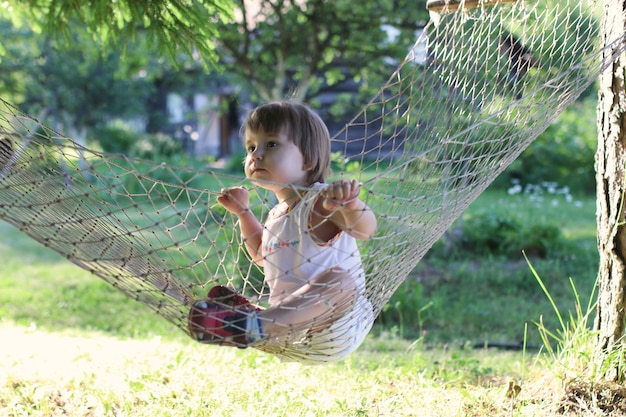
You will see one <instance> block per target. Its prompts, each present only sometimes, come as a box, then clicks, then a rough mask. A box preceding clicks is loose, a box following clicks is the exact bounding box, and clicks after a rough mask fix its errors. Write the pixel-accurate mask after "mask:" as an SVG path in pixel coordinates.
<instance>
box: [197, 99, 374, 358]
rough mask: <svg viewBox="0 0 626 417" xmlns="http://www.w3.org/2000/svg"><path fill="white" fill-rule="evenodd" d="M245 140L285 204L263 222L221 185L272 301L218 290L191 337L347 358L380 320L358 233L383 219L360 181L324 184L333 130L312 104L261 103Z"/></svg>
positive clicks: (365, 233) (249, 173)
mask: <svg viewBox="0 0 626 417" xmlns="http://www.w3.org/2000/svg"><path fill="white" fill-rule="evenodd" d="M244 139H245V147H246V152H247V155H246V158H245V161H244V169H245V173H246V177H247V178H248V179H249V180H250V181H251V182H252V183H253V184H255V185H258V186H259V187H262V188H265V189H267V190H269V191H272V192H273V193H274V194H275V196H276V198H277V200H278V203H277V205H276V206H275V207H274V208H272V210H271V211H270V212H269V214H268V218H267V219H266V221H265V224H261V223H260V222H259V221H258V220H257V219H256V217H255V216H254V214H253V213H252V212H251V211H250V209H249V197H248V190H247V189H246V188H244V187H233V188H228V189H223V190H222V194H221V195H220V196H219V197H218V199H217V201H218V202H219V203H220V204H221V205H222V206H223V207H224V208H226V210H228V211H229V212H231V213H233V214H235V215H236V216H237V217H238V220H239V227H240V230H241V234H242V238H243V241H244V242H245V246H246V249H247V251H248V253H249V254H250V256H251V257H252V260H253V262H255V263H256V264H258V265H260V266H263V268H264V274H265V281H266V283H267V285H268V287H269V305H270V306H269V307H268V308H267V309H261V308H260V307H257V306H253V305H252V304H250V303H249V302H248V300H247V299H245V298H244V297H243V296H241V295H239V294H237V293H235V292H234V291H232V290H230V289H228V288H226V287H222V286H218V287H214V288H213V289H212V290H211V291H210V292H209V294H208V299H207V300H206V301H199V302H196V303H195V304H194V306H193V308H192V309H191V312H190V316H189V330H190V333H191V334H192V335H193V336H194V337H195V338H196V339H197V340H198V341H201V342H205V343H218V344H225V345H234V346H238V347H247V346H252V345H254V346H260V345H263V347H264V348H265V350H269V351H271V350H272V349H271V347H272V345H275V346H276V347H278V346H280V347H285V346H290V347H291V348H292V350H294V349H295V352H296V353H295V354H292V355H291V357H293V358H299V357H300V358H304V357H308V356H311V355H312V356H316V355H317V356H319V357H320V358H325V359H324V360H329V359H341V358H343V357H345V356H346V355H347V354H349V353H350V352H351V351H353V350H354V349H356V348H357V347H358V346H359V345H360V343H361V342H362V341H363V339H364V338H365V336H366V335H367V333H368V332H369V330H370V328H371V324H372V321H373V314H372V307H371V305H370V304H369V302H368V301H367V299H366V298H365V296H364V290H365V276H364V271H363V268H362V266H361V258H360V254H359V251H358V248H357V245H356V240H355V239H369V238H370V237H371V236H372V235H373V234H374V232H375V231H376V227H377V222H376V217H375V216H374V214H373V213H372V211H371V210H370V208H369V207H368V206H367V205H366V204H365V203H364V202H363V201H361V200H360V199H359V189H360V184H359V183H358V182H357V181H355V180H339V181H335V182H332V183H331V184H324V180H325V179H326V176H327V175H328V173H329V167H330V135H329V133H328V129H327V128H326V126H325V124H324V123H323V122H322V120H321V118H320V117H319V116H318V115H317V114H315V113H314V112H313V111H312V110H311V109H309V108H308V107H307V106H305V105H303V104H299V103H295V102H291V101H281V102H274V103H269V104H265V105H262V106H260V107H258V108H256V109H255V110H253V111H252V112H251V113H250V115H249V116H248V119H247V121H246V124H245V134H244ZM298 352H299V353H298Z"/></svg>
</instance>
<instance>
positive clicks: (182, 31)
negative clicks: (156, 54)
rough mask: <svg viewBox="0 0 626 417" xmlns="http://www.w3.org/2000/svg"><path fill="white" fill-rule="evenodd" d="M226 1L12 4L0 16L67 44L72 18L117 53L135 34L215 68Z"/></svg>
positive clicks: (2, 8) (38, 1) (0, 10)
mask: <svg viewBox="0 0 626 417" xmlns="http://www.w3.org/2000/svg"><path fill="white" fill-rule="evenodd" d="M231 12H232V7H231V3H230V2H229V1H227V0H202V1H185V0H152V1H150V2H146V1H143V0H122V1H117V2H111V1H109V0H95V1H90V2H88V3H83V2H76V1H71V0H64V1H51V0H34V1H33V0H29V1H25V0H12V1H6V2H4V3H3V4H2V5H1V6H0V16H1V15H8V16H10V17H11V19H12V20H13V21H14V22H28V24H29V25H32V27H33V28H34V29H35V30H36V31H37V32H40V31H44V32H46V33H48V34H54V35H60V36H59V37H63V38H65V40H66V41H68V40H69V39H70V38H71V37H72V36H73V33H74V25H73V24H72V23H73V22H74V21H75V20H76V19H77V20H78V21H80V22H81V23H82V24H84V25H85V26H86V27H87V28H88V29H89V32H90V34H92V35H95V36H97V37H98V38H100V39H101V40H102V41H103V42H105V43H109V44H111V46H112V47H114V48H115V49H120V47H122V48H123V47H124V46H126V45H127V44H128V43H129V42H131V41H132V39H134V38H135V37H136V36H138V35H147V37H148V39H150V40H151V41H152V42H154V43H155V44H156V45H157V46H158V47H159V50H160V51H161V52H162V53H163V52H165V53H168V54H169V55H170V56H171V57H172V58H174V59H176V58H177V57H178V56H179V55H180V52H181V51H182V52H184V53H185V54H186V55H187V56H190V57H194V58H196V59H198V60H200V61H203V62H204V63H206V64H215V63H216V62H217V56H216V52H215V44H214V42H215V39H216V38H217V37H219V35H220V32H219V31H218V30H217V27H216V22H219V21H220V20H222V19H225V18H226V17H228V16H230V14H231Z"/></svg>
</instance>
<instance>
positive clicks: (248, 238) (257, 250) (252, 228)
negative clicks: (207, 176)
mask: <svg viewBox="0 0 626 417" xmlns="http://www.w3.org/2000/svg"><path fill="white" fill-rule="evenodd" d="M217 202H218V203H220V204H221V205H222V206H223V207H224V208H225V209H226V210H228V211H230V212H231V213H233V214H234V215H236V216H237V218H238V219H239V229H240V230H241V236H242V238H243V241H244V243H245V245H246V249H247V251H248V253H249V254H250V256H251V257H252V261H254V262H255V263H256V264H258V265H263V256H262V255H261V238H262V236H263V225H262V224H261V222H259V221H258V220H257V218H256V217H255V216H254V214H253V213H252V211H250V207H249V204H250V198H249V192H248V190H247V189H246V188H245V187H232V188H223V189H222V194H221V195H220V196H219V197H217Z"/></svg>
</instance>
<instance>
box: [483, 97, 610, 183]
mask: <svg viewBox="0 0 626 417" xmlns="http://www.w3.org/2000/svg"><path fill="white" fill-rule="evenodd" d="M595 108H596V100H595V99H586V100H583V101H578V102H576V103H574V104H572V105H571V106H569V107H568V108H567V109H565V111H564V112H563V113H562V114H561V116H560V117H559V118H558V119H557V121H556V122H554V123H553V124H552V125H551V126H550V127H548V129H547V130H546V131H545V132H544V133H542V134H541V135H540V136H539V137H538V138H537V140H535V142H534V143H533V144H531V145H530V146H529V147H528V148H527V149H526V150H525V151H524V152H523V153H522V154H521V155H520V157H519V158H518V159H517V160H516V161H515V162H513V163H512V164H511V165H510V166H509V168H507V170H506V171H505V172H504V173H503V174H502V175H501V177H500V178H499V179H498V180H497V181H496V183H495V184H496V185H497V186H499V187H508V186H509V185H510V184H511V182H512V181H514V180H515V181H517V182H519V183H520V184H521V185H522V186H526V185H528V184H539V183H541V182H545V181H550V182H555V183H558V184H560V185H562V186H568V187H570V188H571V189H572V190H574V191H577V192H586V193H592V192H593V191H594V190H595V174H594V161H595V149H596V144H597V140H598V134H597V125H596V114H595Z"/></svg>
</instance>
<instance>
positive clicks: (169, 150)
mask: <svg viewBox="0 0 626 417" xmlns="http://www.w3.org/2000/svg"><path fill="white" fill-rule="evenodd" d="M180 151H181V144H180V142H178V141H177V140H175V139H174V138H172V137H171V136H168V135H164V134H162V133H156V134H151V135H142V136H141V137H140V138H139V140H138V141H136V142H135V143H134V144H133V146H132V147H131V148H130V150H129V155H130V156H131V157H136V158H140V159H150V160H161V159H164V158H169V157H172V156H174V155H177V154H179V153H180Z"/></svg>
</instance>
